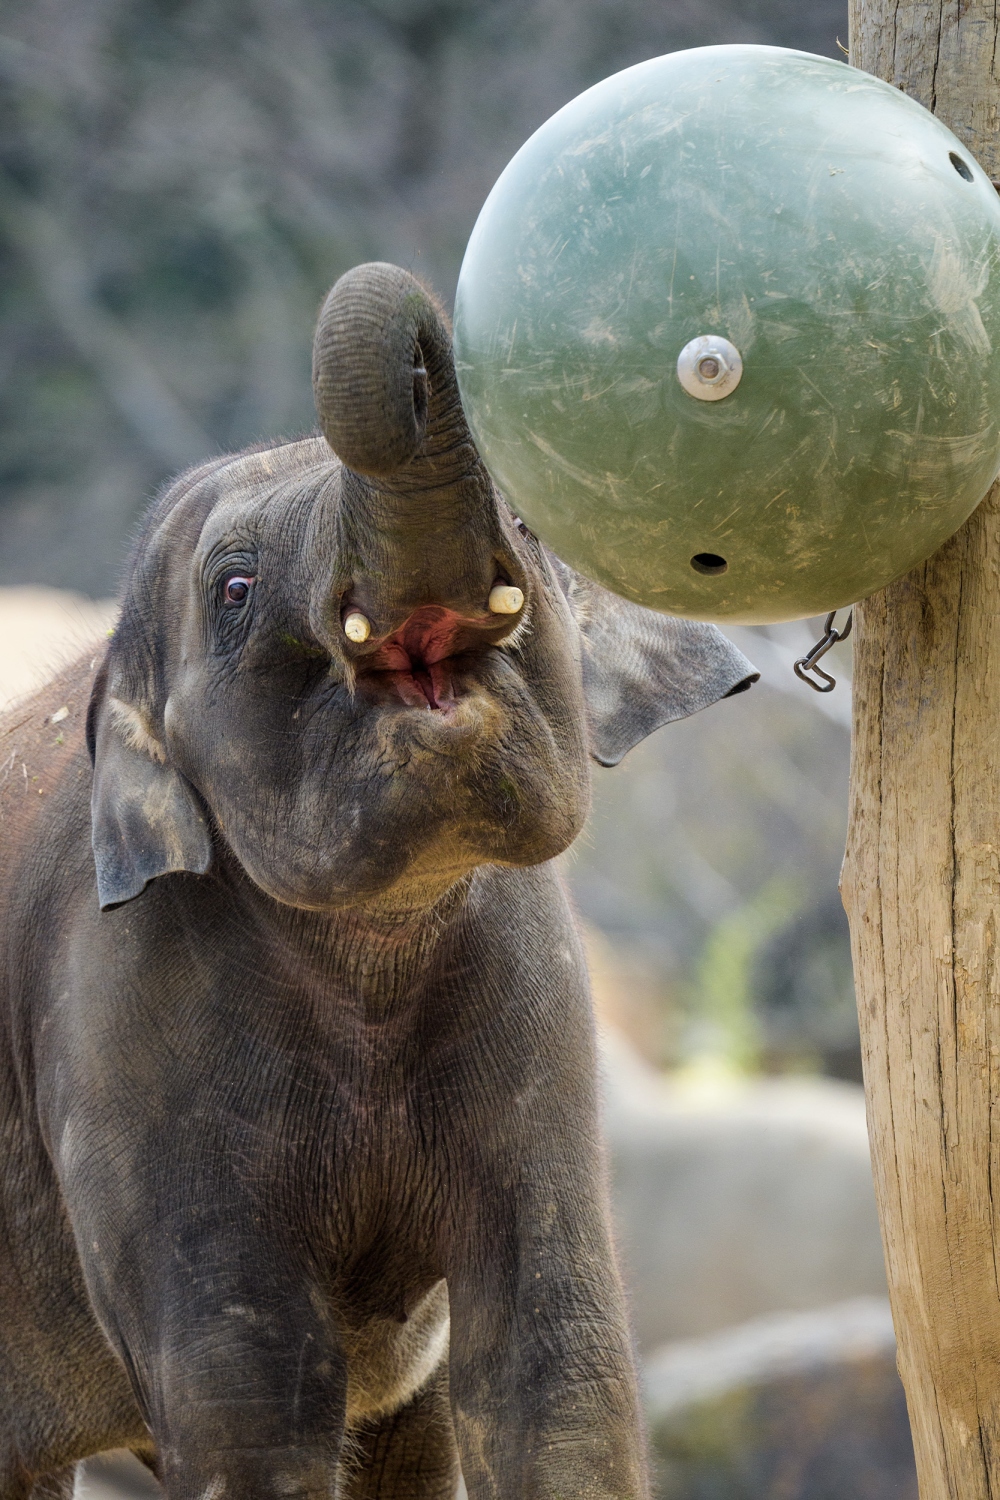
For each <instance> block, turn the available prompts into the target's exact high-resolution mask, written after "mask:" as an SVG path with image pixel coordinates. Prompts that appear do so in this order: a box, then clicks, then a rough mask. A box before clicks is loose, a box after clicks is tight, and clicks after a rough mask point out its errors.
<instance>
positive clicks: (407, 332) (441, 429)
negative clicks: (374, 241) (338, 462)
mask: <svg viewBox="0 0 1000 1500" xmlns="http://www.w3.org/2000/svg"><path fill="white" fill-rule="evenodd" d="M313 390H314V393H315V397H316V411H317V414H318V416H319V422H320V427H321V428H322V430H323V434H324V436H325V437H326V440H327V442H328V443H329V444H330V446H331V448H332V449H333V450H334V452H335V453H336V454H337V455H338V457H339V458H341V459H342V460H343V462H344V463H345V464H346V465H347V467H348V468H349V469H352V470H353V471H354V473H356V474H361V475H363V476H365V477H366V478H368V479H370V480H372V481H375V482H376V483H377V487H378V488H379V489H385V488H388V489H391V490H401V491H407V492H411V493H412V492H414V491H419V490H422V489H442V488H447V487H448V486H450V485H452V484H454V483H456V482H458V481H460V480H461V479H462V478H463V477H465V476H466V475H468V474H469V473H470V472H471V471H473V470H475V468H476V466H477V464H478V455H477V453H476V449H475V446H474V444H473V442H472V437H471V434H470V433H469V429H468V425H467V424H466V421H465V415H464V413H463V411H462V403H461V401H460V400H459V395H458V386H457V384H456V381H455V367H454V362H453V359H452V352H451V335H450V333H449V331H448V326H447V323H446V321H445V318H444V314H443V313H442V312H441V310H440V308H439V307H438V306H437V305H436V303H435V302H434V300H433V299H432V298H431V297H430V295H429V294H428V293H427V292H426V291H425V290H424V288H423V287H422V286H421V285H420V283H419V282H418V281H416V280H414V278H413V277H412V276H410V275H409V273H408V272H406V271H403V270H401V269H400V268H399V267H398V266H391V265H387V264H385V263H384V262H381V261H374V262H372V263H371V264H369V265H363V266H356V267H355V268H354V270H353V271H348V272H347V274H346V275H344V276H342V277H341V278H340V280H339V281H338V282H337V284H336V285H335V286H334V287H333V289H332V291H331V292H330V294H329V296H328V297H327V299H326V301H325V302H324V304H323V307H322V310H321V312H320V316H319V322H318V324H317V327H316V337H315V340H314V344H313Z"/></svg>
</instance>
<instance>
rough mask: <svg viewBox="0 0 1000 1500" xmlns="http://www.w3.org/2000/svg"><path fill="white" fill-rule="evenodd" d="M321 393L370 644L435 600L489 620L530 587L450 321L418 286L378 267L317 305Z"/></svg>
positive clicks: (346, 586) (345, 538)
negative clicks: (486, 460)
mask: <svg viewBox="0 0 1000 1500" xmlns="http://www.w3.org/2000/svg"><path fill="white" fill-rule="evenodd" d="M313 387H314V390H315V393H316V410H317V413H318V415H319V420H320V426H321V427H322V429H323V433H324V435H325V437H326V439H327V442H328V443H329V444H330V446H331V448H332V449H333V450H334V452H335V453H336V454H337V455H338V457H339V458H340V459H341V460H342V462H343V463H344V465H345V466H346V470H347V472H346V473H345V474H344V476H343V481H342V484H341V491H340V508H339V518H338V524H339V528H340V530H339V536H338V539H337V547H336V551H337V554H338V556H339V557H340V558H341V559H342V560H343V565H344V576H343V577H341V578H339V579H338V580H337V581H336V585H335V591H336V593H337V595H338V597H339V600H340V610H341V615H342V617H343V616H344V614H345V612H346V611H347V610H349V609H356V610H358V611H360V613H361V614H362V615H363V616H364V618H365V622H366V627H367V626H370V628H371V633H372V634H371V639H372V647H371V648H370V649H374V646H375V642H376V640H377V639H382V638H384V637H385V636H386V635H387V634H389V633H391V632H392V631H395V630H396V629H397V628H398V627H399V626H400V625H401V624H402V622H404V621H405V620H406V619H407V618H408V617H409V616H410V615H411V614H412V613H413V611H414V610H418V609H421V608H424V607H426V606H431V607H434V608H444V609H445V610H446V611H448V612H450V613H451V614H453V615H454V616H456V617H458V618H460V619H466V620H468V619H472V620H480V619H482V620H486V621H489V619H490V615H489V609H488V600H489V598H490V593H491V590H492V588H493V587H494V585H495V584H497V583H501V584H515V585H517V586H518V587H519V588H523V587H525V582H524V579H523V577H522V572H523V570H522V567H521V564H520V563H519V562H518V561H517V558H516V556H515V555H514V549H512V548H511V546H510V538H509V536H508V535H507V533H508V532H509V530H510V525H511V522H510V518H509V517H505V516H504V515H502V514H501V511H502V509H503V508H502V507H500V506H498V504H497V497H496V493H495V491H494V488H493V484H492V482H491V480H490V477H489V475H488V474H487V472H486V469H485V467H484V466H483V463H482V460H481V459H480V457H479V454H478V452H477V451H476V447H475V444H474V443H473V441H472V436H471V434H470V432H469V428H468V425H467V423H466V420H465V414H464V412H463V411H462V404H461V401H460V399H459V394H458V385H457V382H456V380H455V367H454V361H453V358H452V351H451V335H450V333H449V330H448V326H447V323H446V321H445V318H444V315H443V313H442V312H441V311H440V309H439V308H438V307H437V305H436V304H435V302H434V301H433V299H432V298H431V297H430V296H429V295H428V293H427V292H426V291H424V289H423V287H421V286H420V284H419V282H417V281H415V280H414V278H413V277H412V276H410V275H409V274H408V273H407V272H406V271H403V270H400V268H399V267H398V266H390V265H385V264H383V263H381V262H375V263H373V264H370V265H364V266H357V267H355V269H354V270H353V271H348V272H347V274H346V275H345V276H342V277H341V278H340V280H339V281H338V282H337V284H336V286H335V287H334V288H333V290H332V291H331V292H330V294H329V296H328V297H327V299H326V302H325V303H324V305H323V308H322V311H321V313H320V317H319V323H318V326H317V329H316V339H315V344H314V352H313Z"/></svg>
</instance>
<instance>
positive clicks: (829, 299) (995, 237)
mask: <svg viewBox="0 0 1000 1500" xmlns="http://www.w3.org/2000/svg"><path fill="white" fill-rule="evenodd" d="M455 346H456V355H457V361H458V375H459V383H460V387H461V393H462V400H463V403H464V405H465V409H466V412H467V414H468V417H469V421H470V423H471V426H472V429H473V432H474V435H475V438H476V441H477V443H478V444H479V447H480V451H481V452H482V455H483V457H484V459H485V461H486V463H487V465H488V467H489V469H490V471H491V472H492V474H493V476H494V478H495V480H496V481H497V483H498V485H499V486H500V488H501V490H502V491H503V492H504V494H505V495H506V497H507V499H508V500H509V502H510V504H511V505H512V506H513V507H514V508H515V510H517V512H518V513H519V514H520V515H521V516H522V517H523V519H524V520H525V521H526V522H527V523H528V524H529V525H530V526H531V527H532V528H533V529H534V530H536V531H537V532H538V533H539V535H540V536H541V537H542V538H543V539H544V540H545V541H546V542H548V543H549V544H550V545H551V546H552V547H553V548H554V549H555V550H556V551H557V552H559V553H560V555H561V556H563V557H564V558H565V559H566V561H567V562H570V563H572V564H574V565H575V566H576V567H578V568H579V569H580V570H581V571H582V572H584V573H587V574H589V575H590V576H591V577H593V578H595V579H597V580H598V581H599V582H601V583H604V584H606V585H607V586H608V587H610V588H612V589H614V590H616V591H617V592H618V593H619V594H623V595H625V596H626V597H627V598H630V599H634V600H636V601H638V602H639V603H642V604H647V605H652V606H653V607H655V608H658V609H663V610H667V611H670V612H671V613H674V614H679V615H689V616H692V617H694V618H696V619H712V620H734V621H735V620H738V621H744V622H755V621H772V620H787V619H795V618H799V617H801V616H804V615H811V614H818V613H820V612H821V611H823V610H829V609H833V608H835V607H837V606H840V605H843V604H850V603H852V602H853V601H854V600H856V599H860V598H863V597H864V596H865V595H866V594H870V593H871V592H872V591H873V590H874V589H877V588H880V587H881V586H882V585H883V584H886V583H888V582H889V581H890V580H891V579H893V578H895V577H898V576H899V575H900V574H901V573H903V572H905V571H906V570H907V569H908V568H910V567H912V566H913V565H914V564H915V563H917V562H919V561H921V560H922V559H923V558H926V557H928V556H929V555H930V553H931V552H933V551H934V550H935V548H936V547H938V546H939V544H940V543H941V542H943V541H944V540H945V538H946V537H948V536H950V535H951V533H952V532H954V531H955V530H956V529H957V527H958V526H959V525H961V523H962V521H964V520H965V518H966V516H968V515H969V513H970V512H971V511H972V510H973V509H974V508H975V506H976V505H977V504H978V502H979V501H980V500H981V499H982V497H983V495H984V494H985V492H986V490H987V489H988V488H989V485H990V483H991V481H992V479H993V478H994V476H995V475H996V473H997V470H998V468H1000V200H998V195H997V192H996V190H995V189H994V187H993V185H992V184H991V182H990V180H989V178H988V177H987V176H986V175H985V174H984V172H983V171H982V169H981V168H980V167H979V166H978V165H977V164H976V162H975V161H974V160H973V159H972V157H971V156H970V155H969V153H968V151H967V150H966V149H965V148H964V147H963V146H962V145H961V143H960V142H959V141H958V140H957V139H956V137H955V136H953V135H952V134H951V132H950V131H948V130H946V129H945V128H944V126H943V125H941V124H940V123H939V122H938V121H937V120H935V118H934V117H933V115H931V114H929V113H928V112H927V111H926V110H925V109H923V108H922V107H921V106H920V105H918V104H915V103H914V102H913V100H911V99H908V98H906V96H905V95H903V94H901V93H899V92H898V91H897V90H896V89H894V88H892V87H890V86H889V85H888V84H885V83H882V82H880V81H879V80H878V79H875V78H872V77H871V76H869V75H868V74H867V73H861V72H858V71H857V70H856V69H854V68H850V67H848V66H847V65H846V64H845V63H840V62H835V61H832V60H831V59H828V58H823V57H813V56H811V55H810V54H808V53H804V52H791V51H786V50H784V49H783V48H778V47H756V46H732V47H700V48H697V49H696V50H694V51H690V52H675V53H672V54H670V55H669V56H667V57H658V58H654V59H653V60H652V61H650V62H646V63H640V64H639V65H638V66H637V67H633V68H627V69H626V70H625V71H624V72H622V73H618V74H616V75H615V76H614V77H612V78H607V79H605V80H604V82H603V83H599V84H597V85H596V87H594V88H592V89H588V90H587V92H586V93H584V94H581V95H580V96H579V98H577V99H574V100H573V101H572V102H571V103H570V104H568V105H566V107H565V108H564V109H561V110H560V111H559V113H558V114H556V115H553V117H552V119H550V120H549V121H548V122H547V123H546V124H545V125H543V126H542V127H541V129H540V130H538V131H537V132H536V133H535V135H533V136H532V137H531V139H530V140H529V141H528V142H527V144H526V145H525V146H523V147H522V148H521V150H520V151H519V152H518V154H517V155H516V156H515V157H514V159H513V161H512V162H511V163H510V165H509V166H508V167H507V168H506V170H505V171H504V173H503V175H502V176H501V178H500V180H499V181H498V182H497V184H496V186H495V188H494V189H493V191H492V193H491V194H490V196H489V199H488V200H487V202H486V205H485V207H484V208H483V211H482V213H481V214H480V216H479V221H478V223H477V224H476V227H475V230H474V231H473V234H472V238H471V240H470V242H469V247H468V250H467V252H466V256H465V261H464V264H463V266H462V273H461V277H460V280H459V286H458V294H457V298H456V304H455Z"/></svg>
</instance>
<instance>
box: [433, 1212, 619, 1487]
mask: <svg viewBox="0 0 1000 1500" xmlns="http://www.w3.org/2000/svg"><path fill="white" fill-rule="evenodd" d="M505 1217H506V1224H507V1225H508V1226H511V1227H510V1228H508V1229H507V1230H506V1231H505V1230H504V1228H503V1227H501V1221H500V1218H499V1215H498V1219H497V1221H494V1222H492V1223H491V1224H490V1225H489V1226H483V1229H482V1231H481V1233H480V1235H479V1236H478V1243H475V1244H467V1247H466V1251H465V1254H464V1256H463V1260H464V1261H465V1269H464V1270H463V1269H460V1268H458V1267H456V1268H455V1269H454V1270H453V1272H452V1273H451V1274H450V1275H449V1288H450V1294H451V1308H452V1334H451V1338H452V1368H451V1381H452V1407H453V1414H454V1420H455V1428H456V1433H457V1436H458V1444H459V1450H460V1453H461V1457H462V1471H463V1473H464V1475H465V1480H466V1483H467V1485H468V1489H469V1495H470V1497H471V1500H500V1497H503V1500H512V1497H515V1496H516V1497H518V1500H529V1497H530V1500H644V1497H645V1496H646V1495H647V1493H648V1482H647V1475H646V1466H645V1457H644V1440H643V1433H642V1422H641V1418H640V1412H639V1401H638V1388H637V1379H636V1372H635V1363H634V1359H633V1354H632V1347H631V1339H630V1337H629V1333H628V1328H627V1321H626V1316H625V1307H624V1298H623V1294H622V1289H621V1283H620V1280H619V1277H618V1272H617V1268H616V1266H615V1263H614V1257H613V1254H612V1251H611V1245H610V1237H609V1233H608V1230H607V1227H606V1224H605V1222H604V1217H603V1212H602V1211H601V1206H600V1205H599V1204H598V1205H595V1204H594V1203H593V1202H588V1201H587V1198H586V1196H585V1195H581V1197H580V1199H579V1200H578V1201H577V1203H576V1204H571V1203H567V1201H566V1200H565V1198H564V1200H563V1203H562V1204H561V1205H560V1204H559V1202H558V1195H557V1194H555V1193H554V1194H553V1195H552V1197H551V1198H550V1199H549V1201H548V1202H540V1201H538V1200H537V1199H536V1200H535V1201H534V1202H531V1203H529V1204H525V1203H524V1202H521V1203H519V1204H514V1203H508V1204H507V1205H506V1215H505ZM514 1226H521V1227H522V1229H523V1227H524V1226H527V1230H526V1232H524V1233H523V1234H522V1235H520V1236H519V1234H518V1228H517V1227H514Z"/></svg>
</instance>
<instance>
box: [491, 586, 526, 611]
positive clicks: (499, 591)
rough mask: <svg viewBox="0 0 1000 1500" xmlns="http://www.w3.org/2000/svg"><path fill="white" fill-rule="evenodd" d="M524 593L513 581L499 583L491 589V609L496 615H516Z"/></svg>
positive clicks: (522, 602) (521, 604)
mask: <svg viewBox="0 0 1000 1500" xmlns="http://www.w3.org/2000/svg"><path fill="white" fill-rule="evenodd" d="M523 604H524V595H523V594H522V592H521V590H520V589H519V588H515V586H514V584H512V583H497V584H494V585H493V587H492V588H491V589H490V610H491V611H492V613H493V614H495V615H516V614H517V612H518V610H519V609H520V608H521V607H522V606H523Z"/></svg>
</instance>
